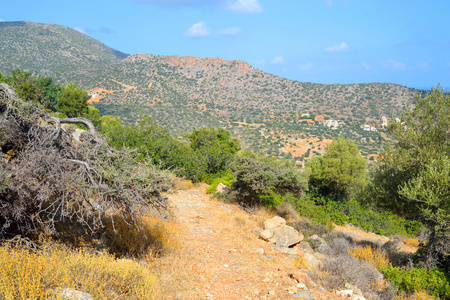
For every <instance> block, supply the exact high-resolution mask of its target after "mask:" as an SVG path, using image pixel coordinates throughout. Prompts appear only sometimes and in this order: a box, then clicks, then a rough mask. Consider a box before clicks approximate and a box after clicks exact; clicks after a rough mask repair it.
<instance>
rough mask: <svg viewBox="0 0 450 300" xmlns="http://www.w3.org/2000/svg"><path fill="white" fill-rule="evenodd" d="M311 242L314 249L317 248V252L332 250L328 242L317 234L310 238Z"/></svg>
mask: <svg viewBox="0 0 450 300" xmlns="http://www.w3.org/2000/svg"><path fill="white" fill-rule="evenodd" d="M309 240H310V241H311V242H312V244H313V248H315V249H316V251H317V252H320V253H323V252H325V251H327V250H328V249H329V248H330V246H328V244H327V242H326V241H325V240H324V239H323V238H321V237H320V236H318V235H317V234H314V235H312V236H310V237H309Z"/></svg>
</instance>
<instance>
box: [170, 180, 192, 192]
mask: <svg viewBox="0 0 450 300" xmlns="http://www.w3.org/2000/svg"><path fill="white" fill-rule="evenodd" d="M193 187H194V184H193V183H192V181H190V180H186V179H181V178H177V180H176V181H175V186H174V188H175V190H177V191H186V190H190V189H192V188H193Z"/></svg>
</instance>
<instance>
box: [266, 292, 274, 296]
mask: <svg viewBox="0 0 450 300" xmlns="http://www.w3.org/2000/svg"><path fill="white" fill-rule="evenodd" d="M267 294H269V295H270V296H275V291H269V292H268V293H267Z"/></svg>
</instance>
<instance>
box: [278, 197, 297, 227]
mask: <svg viewBox="0 0 450 300" xmlns="http://www.w3.org/2000/svg"><path fill="white" fill-rule="evenodd" d="M276 210H277V215H279V216H280V217H282V218H284V219H285V220H286V221H287V222H290V223H295V222H298V221H299V220H300V215H299V214H298V212H297V211H296V210H295V208H294V207H293V206H292V204H291V203H289V202H283V203H282V204H281V205H279V206H277V208H276Z"/></svg>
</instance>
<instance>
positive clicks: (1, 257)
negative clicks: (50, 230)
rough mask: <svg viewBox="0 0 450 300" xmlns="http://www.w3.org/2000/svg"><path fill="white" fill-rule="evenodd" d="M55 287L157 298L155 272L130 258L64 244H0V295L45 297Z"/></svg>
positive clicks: (99, 296)
mask: <svg viewBox="0 0 450 300" xmlns="http://www.w3.org/2000/svg"><path fill="white" fill-rule="evenodd" d="M58 288H73V289H76V290H78V291H82V292H86V293H89V294H90V295H91V296H92V297H94V298H95V299H113V298H124V297H126V298H127V299H160V297H159V294H158V291H157V278H156V276H155V275H154V274H153V273H152V272H151V270H150V269H149V268H148V267H147V266H145V265H144V264H139V263H137V262H134V261H132V260H117V259H115V258H114V257H113V256H112V255H109V254H107V253H100V254H97V255H94V254H90V253H88V252H86V251H82V250H78V251H71V250H69V249H68V248H66V247H64V246H57V247H53V248H52V249H47V250H45V251H41V252H40V253H30V252H29V251H27V250H18V249H13V250H11V249H6V248H5V247H1V248H0V298H2V299H5V300H9V299H11V300H12V299H48V298H49V297H50V296H52V295H54V293H55V290H56V289H58Z"/></svg>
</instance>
